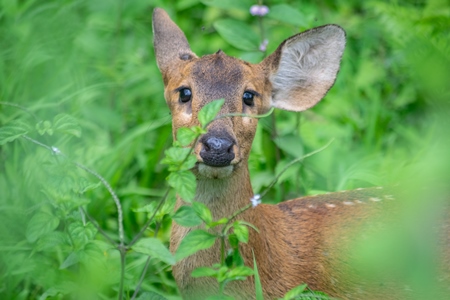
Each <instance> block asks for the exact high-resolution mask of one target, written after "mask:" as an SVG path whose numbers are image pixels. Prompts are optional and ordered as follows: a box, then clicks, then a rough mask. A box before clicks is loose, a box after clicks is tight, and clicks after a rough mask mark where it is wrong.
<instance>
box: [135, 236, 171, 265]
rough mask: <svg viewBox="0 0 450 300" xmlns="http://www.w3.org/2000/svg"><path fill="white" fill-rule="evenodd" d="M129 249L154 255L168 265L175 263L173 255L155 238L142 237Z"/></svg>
mask: <svg viewBox="0 0 450 300" xmlns="http://www.w3.org/2000/svg"><path fill="white" fill-rule="evenodd" d="M131 249H133V250H134V251H136V252H139V253H143V254H146V255H149V256H151V257H155V258H157V259H159V260H161V261H163V262H165V263H167V264H169V265H174V264H175V257H174V256H173V255H172V253H170V251H169V249H167V247H166V246H164V244H163V243H162V242H161V241H160V240H158V239H157V238H143V239H141V240H139V241H138V242H137V243H136V244H135V245H134V246H133V247H131Z"/></svg>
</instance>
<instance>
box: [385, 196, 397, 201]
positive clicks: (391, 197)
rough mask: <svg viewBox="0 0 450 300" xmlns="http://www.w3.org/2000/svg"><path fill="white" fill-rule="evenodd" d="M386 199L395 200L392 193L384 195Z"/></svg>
mask: <svg viewBox="0 0 450 300" xmlns="http://www.w3.org/2000/svg"><path fill="white" fill-rule="evenodd" d="M384 199H386V200H395V198H394V196H392V195H384Z"/></svg>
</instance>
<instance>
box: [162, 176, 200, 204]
mask: <svg viewBox="0 0 450 300" xmlns="http://www.w3.org/2000/svg"><path fill="white" fill-rule="evenodd" d="M167 182H168V183H169V185H170V186H171V187H173V188H174V190H175V192H176V193H177V194H178V195H179V196H180V197H181V198H182V199H183V200H184V201H187V202H191V201H192V200H193V199H194V197H195V190H196V188H197V181H196V179H195V175H194V174H192V173H191V172H190V171H181V172H173V173H171V174H170V175H169V176H168V177H167Z"/></svg>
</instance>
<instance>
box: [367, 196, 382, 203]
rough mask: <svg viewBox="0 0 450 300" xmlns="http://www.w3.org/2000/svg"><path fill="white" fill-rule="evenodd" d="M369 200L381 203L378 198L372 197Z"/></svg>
mask: <svg viewBox="0 0 450 300" xmlns="http://www.w3.org/2000/svg"><path fill="white" fill-rule="evenodd" d="M369 200H370V201H373V202H380V201H381V199H380V198H376V197H371V198H369Z"/></svg>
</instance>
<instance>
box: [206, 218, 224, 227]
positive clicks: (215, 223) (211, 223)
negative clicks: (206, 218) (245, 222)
mask: <svg viewBox="0 0 450 300" xmlns="http://www.w3.org/2000/svg"><path fill="white" fill-rule="evenodd" d="M227 222H228V219H227V218H222V219H220V220H217V221H214V222H210V223H209V224H208V226H209V227H216V226H218V225H223V224H226V223H227Z"/></svg>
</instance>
